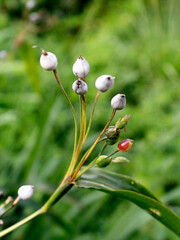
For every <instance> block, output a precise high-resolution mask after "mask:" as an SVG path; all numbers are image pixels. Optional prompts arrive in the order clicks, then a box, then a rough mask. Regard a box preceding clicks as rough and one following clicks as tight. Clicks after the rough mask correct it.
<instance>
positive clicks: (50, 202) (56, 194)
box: [0, 183, 73, 237]
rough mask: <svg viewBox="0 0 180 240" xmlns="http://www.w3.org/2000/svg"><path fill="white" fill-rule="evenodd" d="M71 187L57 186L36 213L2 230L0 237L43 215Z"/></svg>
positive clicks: (69, 185)
mask: <svg viewBox="0 0 180 240" xmlns="http://www.w3.org/2000/svg"><path fill="white" fill-rule="evenodd" d="M72 187H73V185H72V184H67V183H66V184H63V185H59V187H58V188H57V189H56V191H55V192H54V193H53V194H52V195H51V197H50V198H49V199H48V201H47V202H46V203H45V204H44V205H43V206H42V207H41V208H40V209H38V210H37V211H35V212H34V213H32V214H31V215H29V216H28V217H26V218H24V219H23V220H21V221H19V222H18V223H16V224H14V225H12V226H10V227H8V228H6V229H4V230H3V231H1V232H0V237H3V236H5V235H6V234H8V233H10V232H12V231H13V230H15V229H17V228H19V227H20V226H22V225H24V224H25V223H27V222H29V221H30V220H32V219H33V218H35V217H37V216H39V215H41V214H44V213H46V212H47V210H48V209H49V208H50V207H52V206H53V205H54V204H55V203H56V202H57V201H58V200H59V199H60V198H62V196H64V194H66V193H67V192H68V191H69V190H70V189H71V188H72Z"/></svg>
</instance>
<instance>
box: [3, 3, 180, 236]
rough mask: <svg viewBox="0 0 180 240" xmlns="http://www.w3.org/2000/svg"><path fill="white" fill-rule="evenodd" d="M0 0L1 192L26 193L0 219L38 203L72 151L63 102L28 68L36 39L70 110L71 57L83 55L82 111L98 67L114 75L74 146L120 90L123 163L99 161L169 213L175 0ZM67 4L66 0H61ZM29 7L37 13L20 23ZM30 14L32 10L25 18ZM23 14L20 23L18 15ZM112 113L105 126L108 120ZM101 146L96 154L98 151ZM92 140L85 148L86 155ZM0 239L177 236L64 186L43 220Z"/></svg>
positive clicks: (175, 127) (179, 141)
mask: <svg viewBox="0 0 180 240" xmlns="http://www.w3.org/2000/svg"><path fill="white" fill-rule="evenodd" d="M25 2H26V1H23V0H19V1H11V0H5V1H1V3H0V7H1V9H0V11H1V12H0V57H1V56H2V55H3V54H2V50H6V51H7V57H6V58H5V59H3V56H2V57H1V59H0V159H1V161H0V187H1V189H0V190H3V191H4V193H5V194H6V195H7V196H8V195H12V196H16V191H17V189H18V187H19V186H21V185H22V184H32V185H35V186H36V190H35V194H34V197H33V199H31V200H29V201H28V202H22V203H21V204H19V206H18V207H17V208H15V209H13V210H12V211H11V213H10V214H9V215H7V216H6V217H5V218H4V222H5V224H4V226H3V227H7V226H9V225H11V224H13V223H15V222H17V221H18V220H20V219H22V218H23V217H25V216H27V215H28V214H30V213H31V212H33V211H35V210H36V209H38V208H39V207H40V206H41V205H42V204H43V203H44V202H45V201H46V200H47V199H48V197H49V195H50V194H51V193H52V192H53V191H54V190H55V188H56V186H57V185H58V183H59V182H60V180H62V177H63V174H64V173H65V172H66V170H67V166H68V163H69V161H70V159H71V155H72V151H73V136H74V123H73V116H72V114H71V110H70V108H69V107H68V104H67V102H66V100H65V99H64V97H63V95H62V94H61V91H60V89H59V86H58V85H57V83H56V81H55V79H54V76H53V74H52V72H46V71H43V70H42V69H41V67H40V65H39V56H40V51H39V49H32V48H31V46H32V45H38V46H39V47H41V48H44V49H45V50H47V51H51V52H54V53H55V54H56V55H57V57H58V61H59V65H58V68H57V71H58V73H59V75H60V77H61V81H62V83H63V85H64V88H65V89H66V91H67V92H68V95H69V96H70V98H71V100H72V102H73V104H74V106H75V108H76V109H77V111H78V110H79V106H78V97H77V95H76V94H75V93H74V92H73V91H72V83H73V82H74V80H76V77H75V76H74V75H73V73H72V65H73V63H74V62H75V60H76V59H77V57H78V56H79V55H83V56H84V57H85V58H86V59H87V60H88V62H89V64H90V67H91V70H90V73H89V75H88V77H87V82H88V87H89V92H88V94H87V111H88V112H87V113H88V114H87V115H88V117H89V116H90V112H91V107H92V104H93V99H94V97H95V95H96V91H95V87H94V82H95V80H96V78H97V77H99V76H100V75H102V74H111V75H113V76H116V79H115V87H114V88H113V89H112V90H111V91H109V92H107V93H105V94H102V95H101V96H100V98H99V100H98V105H97V109H96V112H95V116H94V119H93V123H92V128H91V131H90V136H89V138H88V141H87V144H86V145H85V148H84V152H85V151H86V150H87V148H88V147H89V146H90V145H91V144H92V143H93V141H94V140H95V139H96V137H97V134H98V133H99V132H100V131H101V130H102V128H103V127H104V125H105V124H106V122H107V121H108V120H109V117H110V114H111V108H110V99H111V98H112V97H113V96H114V95H115V94H117V93H119V92H121V93H124V94H126V96H127V107H126V108H125V109H124V110H123V111H122V112H120V113H118V114H119V115H118V116H119V117H120V116H122V115H123V116H124V115H125V114H131V118H130V120H129V123H128V125H127V132H126V133H125V132H123V131H121V136H122V139H123V138H126V137H128V138H131V139H134V140H135V142H134V145H133V147H132V150H131V151H130V152H128V153H124V154H123V156H124V157H127V158H128V159H130V161H131V162H130V164H124V165H118V164H114V165H110V166H108V167H107V169H109V170H113V171H114V172H117V173H122V174H126V175H129V176H131V177H133V178H135V179H136V180H138V181H139V182H141V183H143V185H144V186H146V187H148V188H149V189H151V191H152V192H153V193H155V195H156V196H158V197H159V198H160V199H161V200H162V201H163V202H164V203H166V204H167V205H168V206H169V207H170V208H171V209H172V210H173V211H174V212H176V213H177V214H178V215H180V178H179V172H180V162H179V156H180V148H179V146H180V137H179V131H180V108H179V102H180V81H179V74H180V28H179V23H180V19H179V18H180V16H179V11H178V10H179V7H180V3H179V1H178V0H166V1H163V0H161V1H157V0H146V1H145V0H144V1H143V0H139V1H133V0H126V1H116V0H111V1H105V0H99V1H95V0H94V1H90V0H89V1H87V2H86V3H84V2H83V1H77V0H76V1H58V0H56V1H53V2H52V1H43V0H39V1H37V5H36V6H35V7H34V9H32V10H29V12H28V11H27V9H26V8H25ZM64 2H67V3H64ZM32 12H36V13H38V15H36V16H37V17H38V19H36V21H35V20H34V21H32V20H33V19H32V18H33V15H32ZM34 16H35V15H34ZM30 19H31V20H30ZM118 116H116V119H115V120H114V122H113V123H115V121H116V120H117V118H118ZM112 148H114V150H115V148H116V146H112V147H111V148H107V150H106V152H105V154H107V155H108V154H110V153H111V151H112ZM99 150H100V146H97V148H96V149H95V151H94V154H92V158H93V155H94V156H95V153H98V151H99ZM5 239H13V240H16V239H42V240H48V239H53V240H54V239H69V240H72V239H73V240H81V239H82V240H91V239H96V240H100V239H103V240H111V239H112V240H151V239H157V240H164V239H168V240H177V239H178V237H177V236H176V235H175V234H174V233H172V232H171V231H170V230H169V229H167V228H165V227H164V226H163V225H162V224H160V223H159V222H157V221H156V220H154V219H153V218H151V217H149V215H148V214H146V213H145V212H144V211H142V210H141V209H139V208H138V207H136V206H135V205H133V204H132V203H130V202H128V201H125V200H122V199H120V198H119V197H117V196H115V195H114V196H112V195H109V194H106V193H101V192H98V191H90V190H82V189H72V191H70V192H69V193H68V195H67V196H65V197H64V198H62V200H61V201H60V202H59V203H57V205H55V206H54V207H53V208H52V209H51V210H50V212H49V213H48V214H47V215H46V216H41V217H38V218H36V219H35V220H33V221H32V222H30V223H28V224H27V225H25V226H23V227H21V228H20V229H18V230H16V231H15V232H13V233H12V234H10V235H7V237H5Z"/></svg>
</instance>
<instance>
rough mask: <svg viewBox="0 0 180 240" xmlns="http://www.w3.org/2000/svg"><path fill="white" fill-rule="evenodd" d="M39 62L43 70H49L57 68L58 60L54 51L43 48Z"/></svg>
mask: <svg viewBox="0 0 180 240" xmlns="http://www.w3.org/2000/svg"><path fill="white" fill-rule="evenodd" d="M40 64H41V67H42V68H44V69H45V70H48V71H51V70H55V69H56V68H57V65H58V60H57V57H56V55H55V54H54V53H51V52H46V51H44V50H43V51H42V54H41V57H40Z"/></svg>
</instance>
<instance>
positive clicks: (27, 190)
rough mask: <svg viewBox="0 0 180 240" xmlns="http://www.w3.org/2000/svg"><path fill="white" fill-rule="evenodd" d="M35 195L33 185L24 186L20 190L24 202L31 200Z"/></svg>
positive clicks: (19, 194)
mask: <svg viewBox="0 0 180 240" xmlns="http://www.w3.org/2000/svg"><path fill="white" fill-rule="evenodd" d="M33 193H34V186H32V185H23V186H21V187H20V188H19V189H18V196H19V197H20V198H21V199H22V200H26V199H29V198H31V197H32V195H33Z"/></svg>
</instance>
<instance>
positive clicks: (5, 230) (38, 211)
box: [0, 208, 43, 238]
mask: <svg viewBox="0 0 180 240" xmlns="http://www.w3.org/2000/svg"><path fill="white" fill-rule="evenodd" d="M40 214H43V211H42V209H41V208H40V209H38V210H37V211H35V212H34V213H33V214H31V215H29V216H28V217H26V218H24V219H23V220H21V221H19V222H18V223H16V224H14V225H12V226H10V227H8V228H6V229H4V230H3V231H1V232H0V238H1V237H3V236H5V235H6V234H8V233H10V232H12V231H13V230H15V229H17V228H19V227H20V226H22V225H24V224H25V223H27V222H29V221H30V220H32V219H33V218H35V217H37V216H38V215H40Z"/></svg>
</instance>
